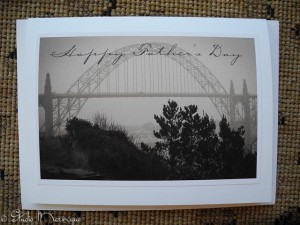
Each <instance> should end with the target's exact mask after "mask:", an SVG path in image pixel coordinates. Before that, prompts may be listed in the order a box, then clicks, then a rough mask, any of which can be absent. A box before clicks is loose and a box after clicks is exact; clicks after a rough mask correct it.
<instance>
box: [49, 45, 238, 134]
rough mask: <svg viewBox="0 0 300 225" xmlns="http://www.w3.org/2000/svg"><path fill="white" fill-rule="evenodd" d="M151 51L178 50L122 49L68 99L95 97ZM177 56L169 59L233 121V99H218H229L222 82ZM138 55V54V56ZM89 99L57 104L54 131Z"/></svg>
mask: <svg viewBox="0 0 300 225" xmlns="http://www.w3.org/2000/svg"><path fill="white" fill-rule="evenodd" d="M143 45H144V47H145V45H146V47H147V50H145V49H144V50H145V53H144V54H148V53H150V54H151V52H152V53H157V52H159V51H160V50H161V49H162V48H164V49H165V50H166V51H167V50H168V49H171V48H172V47H174V46H173V45H171V44H167V43H160V42H153V43H144V44H134V45H130V46H126V47H123V48H120V49H118V50H116V51H114V52H112V53H111V54H109V55H106V56H105V57H104V58H103V59H102V61H101V62H100V63H98V61H97V62H96V63H94V64H93V65H92V66H91V67H90V68H88V69H87V70H86V71H85V72H84V73H83V74H82V75H81V76H80V77H79V78H78V79H77V80H76V81H75V82H74V83H73V84H72V85H71V86H70V88H69V89H68V90H67V92H66V93H65V96H72V95H76V96H80V95H82V96H87V95H88V94H92V93H94V92H95V91H96V90H97V88H98V87H99V86H100V85H101V83H102V82H103V81H104V80H105V79H106V78H107V77H108V76H110V74H111V73H112V72H113V71H114V70H115V69H116V68H118V67H119V66H120V65H121V64H123V63H124V62H125V61H128V60H129V59H130V58H132V57H137V56H136V54H137V52H139V53H140V52H141V48H142V47H141V46H143ZM174 52H175V53H176V52H182V53H183V54H184V55H181V56H179V55H176V54H169V55H167V56H168V57H169V58H170V59H172V60H174V61H175V62H176V63H178V64H180V65H181V66H182V67H183V68H184V69H186V70H187V71H188V73H189V74H190V75H191V76H192V77H193V79H194V80H195V81H196V82H198V84H199V85H200V86H201V88H202V89H203V91H204V92H205V93H206V94H207V95H208V96H210V99H211V102H212V103H213V105H214V106H215V108H216V110H217V111H218V113H219V114H220V115H221V116H222V115H226V116H228V119H230V116H229V115H230V112H231V108H230V106H231V105H230V104H232V99H230V98H224V97H218V95H220V96H222V95H228V93H227V92H226V90H225V88H224V87H223V86H222V84H221V83H220V82H219V81H218V79H217V78H216V77H215V76H214V75H213V74H212V72H211V71H210V70H209V69H208V68H207V67H206V66H205V65H204V64H203V63H202V62H201V61H200V60H198V59H197V58H196V57H195V56H193V55H191V54H189V53H188V52H187V51H185V50H183V49H181V48H179V47H176V49H174ZM120 53H123V55H122V57H120V58H119V60H116V55H118V54H120ZM134 53H135V54H134ZM87 100H88V98H87V97H80V98H79V97H73V98H72V97H68V98H65V99H58V101H57V103H56V104H55V105H54V107H53V131H54V133H57V132H58V131H59V130H60V127H61V126H62V125H64V123H65V121H66V119H67V118H71V117H74V116H77V115H78V113H79V112H80V110H81V109H82V107H83V106H84V104H85V103H86V101H87ZM237 114H238V115H237V117H238V118H240V119H242V118H241V115H240V114H239V112H237ZM232 122H234V121H232Z"/></svg>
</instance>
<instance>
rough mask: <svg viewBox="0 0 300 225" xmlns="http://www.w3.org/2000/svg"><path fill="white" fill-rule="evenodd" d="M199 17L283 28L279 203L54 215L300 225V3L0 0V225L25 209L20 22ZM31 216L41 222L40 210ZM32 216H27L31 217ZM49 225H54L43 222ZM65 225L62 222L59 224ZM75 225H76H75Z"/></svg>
mask: <svg viewBox="0 0 300 225" xmlns="http://www.w3.org/2000/svg"><path fill="white" fill-rule="evenodd" d="M137 15H139V16H197V17H233V18H263V19H271V20H279V21H280V79H279V80H280V88H279V111H280V113H279V138H278V146H279V148H278V173H277V177H278V179H277V199H276V204H275V205H272V206H255V207H240V208H223V209H199V210H173V211H130V212H51V213H52V215H53V216H55V217H60V218H62V216H64V217H69V218H76V217H80V218H81V219H82V223H81V224H136V225H140V224H141V225H142V224H145V225H146V224H153V225H158V224H169V225H180V224H182V225H189V224H200V225H202V224H203V225H217V224H218V225H221V224H222V225H235V224H238V225H240V224H241V225H244V224H262V225H268V224H289V225H291V224H293V225H299V224H300V199H299V197H300V44H299V43H300V0H284V1H279V0H277V1H271V0H270V1H266V0H261V1H259V0H240V1H238V0H205V1H201V0H199V1H198V0H103V1H97V0H74V1H71V0H55V1H50V0H40V1H38V0H0V129H1V130H0V175H1V176H0V225H1V224H18V223H20V222H18V223H13V222H2V220H5V217H6V216H7V217H9V216H10V214H11V212H12V210H14V209H18V208H20V185H19V184H20V183H19V158H18V157H19V155H18V121H17V74H16V66H17V63H16V49H15V48H16V19H25V18H30V17H73V16H137ZM22 213H28V214H29V215H30V217H32V218H33V219H34V223H35V224H36V223H38V221H37V219H36V216H37V212H36V211H29V212H27V211H23V212H22ZM25 217H26V216H25ZM41 223H42V224H52V223H51V221H50V223H47V220H46V219H45V220H44V221H42V222H41ZM54 224H60V223H54ZM75 224H76V223H75Z"/></svg>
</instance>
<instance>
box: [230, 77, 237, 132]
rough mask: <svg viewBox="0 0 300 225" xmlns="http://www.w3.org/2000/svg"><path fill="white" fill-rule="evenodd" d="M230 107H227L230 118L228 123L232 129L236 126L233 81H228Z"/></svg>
mask: <svg viewBox="0 0 300 225" xmlns="http://www.w3.org/2000/svg"><path fill="white" fill-rule="evenodd" d="M230 97H231V101H230V106H229V112H230V115H229V118H230V123H231V124H232V126H233V127H235V125H236V119H235V107H236V98H235V93H234V87H233V81H232V80H231V81H230Z"/></svg>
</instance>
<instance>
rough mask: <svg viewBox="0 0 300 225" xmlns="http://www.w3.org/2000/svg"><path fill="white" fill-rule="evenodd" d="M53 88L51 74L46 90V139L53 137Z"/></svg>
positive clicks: (44, 103) (47, 77)
mask: <svg viewBox="0 0 300 225" xmlns="http://www.w3.org/2000/svg"><path fill="white" fill-rule="evenodd" d="M52 99H53V98H52V88H51V80H50V74H49V73H47V74H46V81H45V89H44V99H43V100H44V102H43V105H44V109H45V134H46V138H49V137H51V136H53V110H52V107H53V106H52V105H53V103H52Z"/></svg>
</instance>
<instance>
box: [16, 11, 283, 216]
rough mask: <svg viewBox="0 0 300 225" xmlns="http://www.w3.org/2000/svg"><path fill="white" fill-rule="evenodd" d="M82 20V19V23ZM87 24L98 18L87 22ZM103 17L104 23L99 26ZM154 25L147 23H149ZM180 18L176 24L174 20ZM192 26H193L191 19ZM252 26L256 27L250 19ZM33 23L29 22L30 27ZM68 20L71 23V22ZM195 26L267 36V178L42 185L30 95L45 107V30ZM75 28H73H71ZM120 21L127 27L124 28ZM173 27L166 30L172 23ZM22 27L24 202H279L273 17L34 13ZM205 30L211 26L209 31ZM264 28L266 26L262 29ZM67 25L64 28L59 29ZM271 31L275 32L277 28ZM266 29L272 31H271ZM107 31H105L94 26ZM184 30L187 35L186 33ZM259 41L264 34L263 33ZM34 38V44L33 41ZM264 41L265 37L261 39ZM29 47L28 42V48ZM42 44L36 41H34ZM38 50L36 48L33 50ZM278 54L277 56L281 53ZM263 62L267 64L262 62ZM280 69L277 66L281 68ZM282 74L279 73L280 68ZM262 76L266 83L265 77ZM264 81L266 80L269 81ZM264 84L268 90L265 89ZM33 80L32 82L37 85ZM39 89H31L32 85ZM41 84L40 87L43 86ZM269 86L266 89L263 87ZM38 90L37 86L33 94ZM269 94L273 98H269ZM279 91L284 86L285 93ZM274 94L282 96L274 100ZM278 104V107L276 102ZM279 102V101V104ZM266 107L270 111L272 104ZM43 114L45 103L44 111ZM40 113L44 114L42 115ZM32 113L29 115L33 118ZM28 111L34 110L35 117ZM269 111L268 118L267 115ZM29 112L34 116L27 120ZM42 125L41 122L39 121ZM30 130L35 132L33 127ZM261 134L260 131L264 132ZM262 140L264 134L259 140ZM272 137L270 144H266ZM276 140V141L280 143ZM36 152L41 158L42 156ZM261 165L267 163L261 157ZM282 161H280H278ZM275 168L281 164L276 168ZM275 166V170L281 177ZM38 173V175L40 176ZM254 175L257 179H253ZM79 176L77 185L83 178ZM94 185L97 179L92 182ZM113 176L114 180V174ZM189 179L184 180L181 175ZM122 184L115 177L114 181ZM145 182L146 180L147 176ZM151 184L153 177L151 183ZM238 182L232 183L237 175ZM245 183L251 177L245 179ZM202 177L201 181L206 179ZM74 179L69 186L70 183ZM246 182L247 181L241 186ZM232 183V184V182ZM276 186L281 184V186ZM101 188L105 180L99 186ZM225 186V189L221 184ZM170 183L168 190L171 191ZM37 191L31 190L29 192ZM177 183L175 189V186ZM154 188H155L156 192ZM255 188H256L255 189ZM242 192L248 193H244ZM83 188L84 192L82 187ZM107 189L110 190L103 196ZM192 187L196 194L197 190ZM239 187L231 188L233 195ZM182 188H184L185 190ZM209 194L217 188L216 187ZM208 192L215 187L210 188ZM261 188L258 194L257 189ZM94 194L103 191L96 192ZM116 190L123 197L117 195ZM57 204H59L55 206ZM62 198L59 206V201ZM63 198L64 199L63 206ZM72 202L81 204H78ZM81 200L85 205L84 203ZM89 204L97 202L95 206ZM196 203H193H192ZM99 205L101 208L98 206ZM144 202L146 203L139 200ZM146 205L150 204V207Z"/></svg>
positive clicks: (33, 205)
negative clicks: (41, 46) (41, 51)
mask: <svg viewBox="0 0 300 225" xmlns="http://www.w3.org/2000/svg"><path fill="white" fill-rule="evenodd" d="M74 24H76V26H75V25H74ZM86 24H90V25H89V26H86ZM99 24H101V25H99ZM145 24H147V26H145ZM170 24H172V25H173V26H170ZM180 25H185V26H183V29H182V30H180V31H178V27H180ZM187 25H189V26H187ZM250 25H251V26H250ZM232 26H233V27H234V26H235V27H237V26H238V27H239V29H235V30H234V29H232V28H230V27H232ZM26 27H29V28H28V29H26ZM66 27H67V28H68V29H66ZM195 27H201V30H202V31H201V36H204V35H206V36H214V37H216V36H221V37H226V36H228V37H245V36H247V37H249V36H255V37H258V38H259V40H261V39H263V41H259V42H258V43H259V44H262V43H264V45H265V44H266V43H267V46H265V47H264V51H262V50H260V53H262V54H264V55H259V54H258V55H257V59H256V60H257V68H258V71H257V74H262V73H263V72H266V73H264V74H266V75H265V76H264V77H263V76H260V77H259V76H258V77H257V80H258V95H259V96H263V97H262V99H261V102H259V99H260V98H258V105H261V106H262V109H263V108H266V109H265V110H267V111H268V112H270V113H271V115H272V116H269V114H268V115H267V114H266V113H264V115H261V116H262V117H263V121H264V124H263V126H262V130H263V133H262V135H261V137H264V139H263V140H262V146H264V147H265V148H264V150H265V149H267V151H266V152H267V154H265V153H264V154H263V155H262V157H261V159H260V160H264V162H267V166H265V165H264V166H263V167H262V168H258V170H260V171H262V169H263V168H264V170H263V171H265V172H263V174H262V177H261V179H260V180H259V182H257V179H255V180H256V182H254V183H252V184H251V182H250V183H249V182H248V183H247V182H246V183H247V184H241V183H240V184H236V182H237V181H238V180H233V183H231V184H228V180H226V182H225V183H227V185H223V184H222V182H221V183H220V182H219V181H218V182H217V184H216V183H215V181H212V183H210V182H211V181H209V182H207V181H204V183H206V185H203V182H202V181H201V182H202V184H201V182H200V183H199V182H198V183H197V181H196V186H195V185H191V184H187V185H183V186H180V185H179V186H178V185H176V186H175V187H174V186H173V187H170V186H169V185H167V186H168V187H166V186H165V187H161V186H160V185H157V184H155V185H154V186H152V185H150V186H149V185H148V186H147V187H146V186H145V185H144V182H143V185H141V186H143V187H139V186H140V185H132V183H131V184H130V185H126V184H128V182H125V186H124V185H116V186H114V185H111V184H110V185H108V186H107V184H109V183H106V185H104V186H101V193H99V191H97V190H96V191H95V188H94V187H92V186H93V185H89V186H78V184H79V185H80V182H79V183H78V184H77V185H72V184H70V183H69V181H67V183H66V184H65V185H59V184H58V183H56V184H55V185H49V184H45V183H44V184H42V185H39V184H38V183H37V182H36V180H35V179H34V177H33V179H32V172H33V174H35V172H37V170H36V169H35V168H36V167H35V166H36V165H37V164H38V163H39V162H37V161H36V160H35V161H34V162H33V163H32V156H33V155H32V154H28V152H30V153H32V152H31V151H35V152H36V150H37V149H38V135H35V134H37V133H38V130H37V128H38V126H37V121H36V122H35V121H34V119H35V118H33V116H32V115H33V114H32V112H33V111H34V110H33V109H32V108H31V107H28V106H30V103H29V105H28V99H34V101H32V103H33V106H34V105H35V106H37V94H36V93H37V79H36V77H35V76H33V75H32V74H37V73H36V72H37V68H38V67H37V65H38V62H37V61H36V56H37V55H36V52H38V51H37V50H36V49H35V50H34V51H33V52H34V53H35V54H33V58H34V59H35V61H32V58H30V57H28V55H29V54H30V52H32V47H34V45H35V47H36V45H37V43H36V38H38V37H39V36H40V35H41V34H42V36H45V34H47V36H49V34H51V35H52V36H59V35H62V33H65V34H63V36H65V35H66V32H67V33H68V36H74V34H76V35H78V33H77V32H76V30H77V31H78V30H79V29H80V30H81V34H82V36H87V34H88V36H91V31H92V30H95V29H96V30H98V31H99V32H100V33H101V32H103V31H105V34H106V35H122V36H123V35H124V36H125V34H128V36H132V35H140V36H149V35H150V34H155V35H156V36H159V35H161V36H164V35H168V36H172V35H174V36H189V35H195V34H199V31H196V32H195V30H193V29H195ZM69 28H70V29H69ZM118 28H119V29H118ZM166 28H168V30H167V31H166V30H165V29H166ZM216 28H219V31H218V32H216ZM17 29H18V30H17V31H18V36H17V38H18V90H19V91H18V94H19V95H18V96H19V98H18V100H19V102H18V105H19V137H20V170H21V171H20V173H21V189H22V207H23V208H26V209H49V208H51V207H53V208H51V209H55V208H56V207H57V206H58V207H59V209H68V208H74V207H75V208H77V209H78V208H81V209H83V210H84V209H85V208H86V209H88V208H93V210H95V209H98V208H99V207H100V206H101V210H103V209H108V210H109V209H112V208H114V209H121V208H124V207H125V209H136V207H137V206H144V207H146V208H147V207H150V208H153V207H154V208H157V207H159V206H160V208H161V206H165V207H166V206H168V207H167V208H174V207H177V208H178V207H183V208H186V207H191V206H192V207H195V206H198V207H199V205H204V206H206V207H210V206H220V205H224V204H226V205H227V204H253V203H254V204H258V203H273V202H274V196H275V193H274V190H275V189H274V180H276V161H275V160H276V157H274V155H276V146H275V142H276V141H274V139H273V137H272V134H273V133H274V134H273V136H274V135H275V133H276V134H277V127H276V125H274V124H276V123H277V122H276V121H277V118H275V116H276V108H274V109H273V107H270V104H272V105H274V102H275V103H277V102H276V96H275V95H276V93H272V89H273V87H272V82H269V81H270V80H272V71H271V55H270V49H269V46H270V45H269V37H268V36H267V22H266V21H265V20H245V19H237V20H233V19H211V18H128V17H125V18H120V17H119V18H64V19H30V20H27V21H18V23H17ZM203 30H205V32H203ZM262 30H264V31H265V33H264V32H261V31H262ZM57 31H60V32H57ZM269 32H270V31H269ZM261 33H264V35H263V37H262V35H261ZM94 34H95V35H99V33H94ZM183 34H184V35H183ZM256 40H258V39H256ZM28 43H30V44H28ZM255 43H257V42H255ZM25 46H26V47H25ZM256 47H257V48H258V49H261V47H262V46H256ZM33 49H34V48H33ZM29 50H30V51H29ZM275 58H276V57H275ZM266 59H270V60H266ZM261 62H263V63H264V68H270V69H269V70H267V71H259V68H261V66H258V65H261ZM261 69H263V68H261ZM273 75H274V72H273ZM277 77H278V74H277ZM260 79H261V81H260V83H259V80H260ZM263 84H264V85H263ZM262 86H263V90H261V89H262ZM30 87H31V89H29V88H30ZM28 90H31V91H28ZM35 91H36V92H35ZM260 91H261V93H260ZM29 92H30V93H29ZM265 96H266V97H265ZM277 96H278V93H277ZM273 100H274V102H273ZM272 105H271V106H272ZM275 105H276V104H275ZM264 112H266V111H264ZM36 113H37V110H36ZM34 115H37V114H34ZM26 116H27V117H26ZM28 116H29V117H30V118H29V119H28ZM267 117H268V118H267ZM25 118H27V119H25ZM260 121H262V118H260V113H258V123H259V124H260ZM32 124H34V126H32ZM28 129H29V130H30V131H31V132H30V131H28ZM270 129H272V130H273V132H271V135H270V134H269V135H268V133H264V131H265V132H266V131H268V132H270ZM259 135H260V133H259V132H258V137H259ZM258 142H259V141H258ZM264 142H267V143H264ZM272 145H273V146H272ZM34 158H36V157H34ZM258 164H259V165H260V163H258ZM274 165H275V166H274ZM274 167H275V168H274ZM274 173H275V176H274ZM35 177H36V176H35ZM247 180H252V181H253V179H247ZM76 182H77V181H75V183H74V184H76ZM88 182H89V184H92V183H93V182H91V181H88ZM108 182H109V181H108ZM113 182H114V181H113ZM180 182H181V181H180ZM114 183H115V182H114ZM139 183H141V182H139ZM146 183H147V182H146ZM229 183H230V182H229ZM242 183H243V182H242ZM200 184H201V186H199V185H200ZM66 185H67V186H66ZM240 185H242V186H240ZM224 186H225V187H224ZM245 186H246V187H250V189H251V190H247V188H245ZM275 186H276V185H275ZM97 187H99V185H97ZM241 187H242V188H244V189H246V190H244V191H241V190H240V189H241ZM221 188H222V189H221ZM226 188H229V189H230V191H229V193H227V191H225V189H226ZM163 189H164V190H163ZM214 189H217V190H216V191H217V193H218V194H217V195H212V194H210V195H208V197H206V196H205V194H203V193H204V192H205V191H206V192H207V191H209V192H211V191H213V190H214ZM29 190H30V191H29ZM84 190H85V192H88V193H89V194H87V195H86V194H82V195H81V196H80V199H74V196H76V192H78V193H83V192H84ZM170 190H171V193H170ZM120 191H121V192H123V196H125V197H123V198H122V197H120V196H119V195H118V193H119V192H120ZM149 191H150V193H149ZM249 191H250V192H249ZM144 192H147V193H148V194H147V195H144ZM241 192H243V193H244V195H240V194H241ZM78 193H77V194H78ZM103 193H105V194H106V196H103ZM191 193H192V195H191ZM230 193H231V195H230ZM178 194H180V195H179V196H181V197H178ZM208 194H209V193H208ZM206 195H207V193H206ZM253 195H256V196H253ZM93 196H99V198H95V197H93ZM114 196H116V197H114ZM48 204H52V205H48ZM53 204H55V205H56V207H55V205H53ZM57 204H59V205H57ZM70 205H73V206H72V207H71V206H70ZM76 205H77V206H76ZM88 205H89V206H90V207H88ZM188 205H190V206H188ZM94 208H95V209H94ZM138 208H141V207H138ZM142 208H143V207H142Z"/></svg>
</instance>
